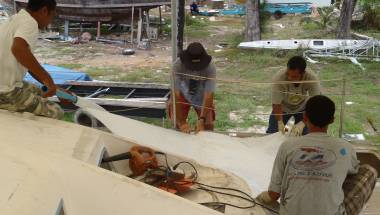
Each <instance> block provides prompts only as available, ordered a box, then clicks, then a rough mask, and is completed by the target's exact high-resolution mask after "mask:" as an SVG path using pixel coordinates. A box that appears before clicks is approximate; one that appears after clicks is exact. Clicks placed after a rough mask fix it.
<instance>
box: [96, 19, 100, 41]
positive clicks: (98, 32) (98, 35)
mask: <svg viewBox="0 0 380 215" xmlns="http://www.w3.org/2000/svg"><path fill="white" fill-rule="evenodd" d="M100 27H101V23H100V21H98V30H97V33H96V40H98V39H100Z"/></svg>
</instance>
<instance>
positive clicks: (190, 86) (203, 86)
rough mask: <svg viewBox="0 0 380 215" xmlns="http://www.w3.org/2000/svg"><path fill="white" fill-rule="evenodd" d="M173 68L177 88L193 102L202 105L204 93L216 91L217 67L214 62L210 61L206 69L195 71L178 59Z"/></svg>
mask: <svg viewBox="0 0 380 215" xmlns="http://www.w3.org/2000/svg"><path fill="white" fill-rule="evenodd" d="M173 69H174V72H175V73H176V75H175V80H174V81H175V89H176V90H179V91H180V92H181V93H182V94H183V96H184V97H185V98H186V100H188V101H189V102H190V103H191V104H194V105H196V106H202V105H203V96H204V93H205V92H210V93H212V92H215V77H216V68H215V65H214V63H213V62H210V64H209V65H208V66H207V67H206V68H205V69H203V70H200V71H195V70H190V69H187V68H186V67H185V66H184V65H183V64H182V62H181V60H180V59H178V60H177V61H176V62H175V63H174V67H173ZM183 74H186V75H192V76H186V75H183ZM209 78H210V79H209Z"/></svg>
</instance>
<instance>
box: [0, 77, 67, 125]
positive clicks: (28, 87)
mask: <svg viewBox="0 0 380 215" xmlns="http://www.w3.org/2000/svg"><path fill="white" fill-rule="evenodd" d="M0 109H5V110H9V111H12V112H29V113H33V114H35V115H37V116H45V117H49V118H54V119H61V118H62V117H63V113H64V112H63V110H62V109H61V107H60V106H59V105H58V104H56V103H54V102H52V101H49V100H48V99H46V98H43V97H42V90H41V89H40V88H38V87H37V86H36V85H34V84H31V83H28V82H24V84H23V86H22V87H21V88H15V89H14V90H12V91H11V92H8V93H0Z"/></svg>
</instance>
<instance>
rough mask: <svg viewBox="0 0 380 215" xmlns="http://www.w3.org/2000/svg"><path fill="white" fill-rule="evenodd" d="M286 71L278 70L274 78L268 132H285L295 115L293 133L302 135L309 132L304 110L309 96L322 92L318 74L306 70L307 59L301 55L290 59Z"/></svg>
mask: <svg viewBox="0 0 380 215" xmlns="http://www.w3.org/2000/svg"><path fill="white" fill-rule="evenodd" d="M287 67H288V68H287V70H286V71H281V72H278V73H277V74H276V75H275V76H274V78H273V82H274V83H273V85H272V106H273V111H272V114H271V116H270V117H269V126H268V129H267V133H269V134H271V133H276V132H278V131H280V132H282V133H285V125H286V123H287V122H288V121H289V119H290V118H291V117H292V116H293V117H294V119H295V123H296V125H295V126H294V127H293V129H292V131H291V133H292V135H293V136H300V135H301V134H306V133H307V128H306V127H305V124H304V123H303V121H302V119H303V113H302V112H303V111H304V108H305V103H306V100H307V98H308V97H311V96H314V95H318V94H320V86H319V83H318V78H317V76H316V75H315V74H314V73H313V72H310V71H306V70H305V69H306V61H305V60H304V59H303V57H301V56H295V57H292V58H291V59H290V60H289V61H288V65H287ZM284 81H285V82H286V81H290V82H294V83H279V82H284ZM299 81H315V82H312V83H297V82H299Z"/></svg>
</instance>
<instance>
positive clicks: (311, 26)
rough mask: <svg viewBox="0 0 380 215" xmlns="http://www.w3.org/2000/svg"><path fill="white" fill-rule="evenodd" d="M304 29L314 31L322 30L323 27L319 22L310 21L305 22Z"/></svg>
mask: <svg viewBox="0 0 380 215" xmlns="http://www.w3.org/2000/svg"><path fill="white" fill-rule="evenodd" d="M302 27H303V29H305V30H306V31H312V30H320V29H321V26H320V25H318V24H317V23H315V22H308V23H305V24H303V25H302Z"/></svg>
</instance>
